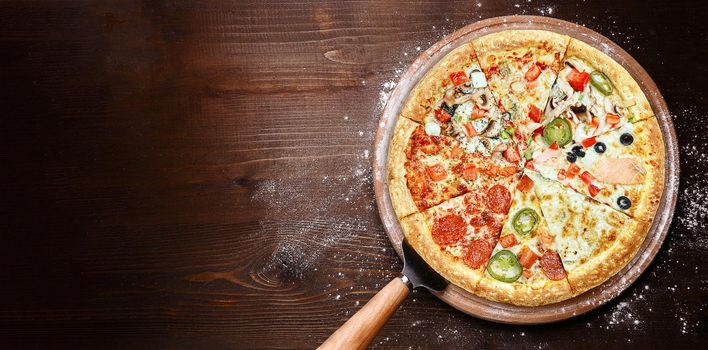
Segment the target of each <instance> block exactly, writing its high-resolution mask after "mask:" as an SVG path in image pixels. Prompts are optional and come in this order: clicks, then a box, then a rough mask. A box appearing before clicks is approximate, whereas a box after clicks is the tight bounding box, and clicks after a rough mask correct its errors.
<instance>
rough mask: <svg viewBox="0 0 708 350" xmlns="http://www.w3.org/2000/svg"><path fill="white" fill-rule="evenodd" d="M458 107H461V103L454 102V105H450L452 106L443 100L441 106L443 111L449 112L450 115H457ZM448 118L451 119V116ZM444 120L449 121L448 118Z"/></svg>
mask: <svg viewBox="0 0 708 350" xmlns="http://www.w3.org/2000/svg"><path fill="white" fill-rule="evenodd" d="M449 91H453V92H454V90H449ZM457 107H459V105H457V104H453V105H452V107H450V106H449V105H448V104H447V103H445V102H443V103H442V105H441V106H440V108H441V109H442V110H443V111H445V112H447V114H448V115H450V116H453V115H455V111H457ZM448 119H449V118H448ZM441 121H442V120H441ZM442 122H443V123H445V122H447V120H445V121H442Z"/></svg>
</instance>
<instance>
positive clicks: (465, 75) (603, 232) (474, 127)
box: [386, 30, 664, 306]
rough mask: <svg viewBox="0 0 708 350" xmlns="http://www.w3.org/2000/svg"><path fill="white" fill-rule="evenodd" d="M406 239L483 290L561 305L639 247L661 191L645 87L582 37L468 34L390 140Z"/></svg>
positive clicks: (502, 298) (394, 190)
mask: <svg viewBox="0 0 708 350" xmlns="http://www.w3.org/2000/svg"><path fill="white" fill-rule="evenodd" d="M386 168H387V181H388V189H389V194H390V198H391V203H392V206H393V208H394V211H395V213H396V216H397V217H398V219H399V221H400V223H401V227H402V228H403V232H404V234H405V236H406V238H407V239H408V240H409V242H410V243H411V245H412V246H413V247H414V248H415V249H416V250H417V251H418V252H419V253H420V254H421V256H422V257H423V258H424V259H425V260H426V262H428V263H429V264H430V266H431V267H432V268H434V269H435V270H436V271H438V272H439V273H440V274H441V275H443V276H444V277H445V278H447V279H448V280H449V281H450V282H452V283H454V284H456V285H458V286H460V287H462V288H464V289H466V290H467V291H469V292H471V293H473V294H475V295H478V296H480V297H484V298H487V299H489V300H493V301H497V302H502V303H509V304H514V305H523V306H538V305H545V304H550V303H555V302H559V301H562V300H566V299H569V298H572V297H574V296H576V295H579V294H581V293H583V292H585V291H587V290H589V289H592V288H595V287H597V286H599V285H601V284H602V283H603V282H604V281H606V280H607V279H609V278H610V277H612V276H613V275H615V274H617V273H618V272H619V271H620V270H622V268H624V267H625V266H626V265H627V264H628V263H629V261H630V260H631V259H632V258H633V257H634V256H635V254H636V252H637V251H638V249H639V247H640V246H641V244H642V242H643V241H644V238H645V236H646V234H647V232H648V230H649V228H650V227H651V225H652V222H653V220H654V216H655V214H656V210H657V208H658V206H659V202H660V200H661V196H662V194H663V190H664V143H663V136H662V134H661V131H660V129H659V125H658V122H657V120H656V118H655V117H654V114H653V112H652V109H651V106H650V105H649V102H648V100H647V99H646V97H645V95H644V94H643V92H642V90H641V88H640V87H639V85H638V84H637V83H636V82H635V81H634V79H633V78H632V77H631V75H630V74H629V73H628V72H627V71H626V70H625V69H624V68H623V67H622V66H621V65H620V64H618V63H617V62H615V61H614V60H612V59H611V58H610V57H608V56H607V55H605V54H604V53H602V52H601V51H599V50H597V49H595V48H593V47H592V46H590V45H588V44H586V43H584V42H582V41H581V40H578V39H575V38H570V37H568V36H565V35H561V34H557V33H552V32H548V31H541V30H504V31H500V32H496V33H492V34H488V35H485V36H482V37H479V38H476V39H474V40H472V42H469V43H466V44H463V45H461V46H459V47H457V48H455V49H454V50H452V51H451V52H450V53H449V54H447V55H446V56H445V57H444V58H443V59H441V60H440V61H439V62H438V63H437V64H436V65H435V66H434V67H433V68H431V69H430V70H429V71H428V72H427V73H426V74H425V75H424V76H423V77H422V78H421V79H420V81H419V82H418V84H417V85H416V86H415V87H414V89H413V90H412V91H411V93H410V95H409V96H408V99H407V100H406V102H405V104H404V105H403V107H402V109H401V111H400V115H399V117H398V120H397V122H396V126H395V129H394V132H393V138H392V140H391V144H390V147H389V153H388V163H387V167H386Z"/></svg>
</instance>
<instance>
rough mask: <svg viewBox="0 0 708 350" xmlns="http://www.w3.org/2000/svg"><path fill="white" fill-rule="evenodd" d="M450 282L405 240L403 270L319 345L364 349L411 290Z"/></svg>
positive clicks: (439, 287) (438, 288) (441, 286)
mask: <svg viewBox="0 0 708 350" xmlns="http://www.w3.org/2000/svg"><path fill="white" fill-rule="evenodd" d="M447 285H448V282H447V281H446V280H445V279H444V278H443V277H442V276H440V275H439V274H438V273H437V272H435V271H433V269H431V268H430V266H428V264H427V263H426V262H425V260H423V258H422V257H421V256H420V255H418V253H417V252H416V251H415V249H413V247H411V245H410V244H409V243H408V241H407V240H403V272H402V273H401V276H400V277H396V278H394V279H393V280H392V281H391V282H389V283H388V284H387V285H386V286H385V287H384V288H383V289H381V290H380V291H379V292H378V293H376V295H374V297H373V298H371V300H369V302H367V303H366V305H364V307H362V308H361V310H359V311H358V312H357V313H356V314H354V316H352V317H351V318H350V319H349V320H348V321H347V322H345V323H344V324H343V325H342V326H341V327H339V329H338V330H337V331H335V332H334V333H333V334H332V335H331V336H330V337H329V338H327V340H325V342H324V343H322V345H320V347H319V349H323V350H325V349H365V348H366V347H367V346H368V345H369V343H371V341H372V340H373V339H374V337H375V336H376V334H378V332H379V330H380V329H381V327H383V325H384V324H385V323H386V321H388V319H389V318H391V316H392V315H393V313H394V312H396V310H397V309H398V306H400V305H401V303H402V302H403V300H405V299H406V297H407V296H408V294H409V293H410V291H411V290H413V289H414V288H418V287H424V288H427V289H428V290H430V291H432V292H441V291H442V290H443V289H445V287H447Z"/></svg>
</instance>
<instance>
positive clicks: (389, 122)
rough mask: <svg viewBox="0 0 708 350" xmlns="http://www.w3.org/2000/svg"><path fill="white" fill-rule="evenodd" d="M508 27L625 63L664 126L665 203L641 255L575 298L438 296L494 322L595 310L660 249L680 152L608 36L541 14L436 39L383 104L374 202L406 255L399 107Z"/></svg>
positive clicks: (657, 104)
mask: <svg viewBox="0 0 708 350" xmlns="http://www.w3.org/2000/svg"><path fill="white" fill-rule="evenodd" d="M507 29H541V30H548V31H552V32H557V33H561V34H565V35H568V36H570V37H573V38H575V39H579V40H582V41H584V42H586V43H588V44H590V45H592V46H593V47H595V48H597V49H599V50H600V51H602V52H604V53H605V54H607V55H608V56H610V57H611V58H613V59H614V60H615V61H617V62H618V63H619V64H621V65H622V66H624V67H625V69H627V71H629V73H630V74H631V75H632V77H633V78H634V79H635V80H636V81H637V83H639V86H640V87H641V88H642V90H643V91H644V94H645V95H646V96H647V99H648V100H649V102H650V104H651V107H652V109H653V110H654V113H655V114H656V118H657V120H658V122H659V125H660V127H661V132H662V135H663V142H664V144H665V146H666V147H665V152H666V154H665V159H666V162H665V186H664V193H663V195H662V198H661V203H660V204H659V208H658V210H657V214H656V217H655V220H654V223H653V225H652V227H651V228H650V229H649V232H648V233H647V236H646V239H645V240H644V242H643V244H642V246H641V247H640V248H639V251H638V253H637V255H636V256H635V257H634V258H633V259H632V260H631V261H630V262H629V264H627V266H625V268H624V269H622V270H621V271H620V272H618V273H617V274H616V275H615V276H613V277H612V278H610V279H608V280H607V281H605V283H603V284H601V285H599V286H597V287H595V288H593V289H591V290H589V291H587V292H585V293H583V294H581V295H578V296H576V297H574V298H571V299H568V300H565V301H562V302H559V303H555V304H550V305H544V306H537V307H524V306H515V305H509V304H504V303H498V302H494V301H491V300H487V299H484V298H481V297H478V296H475V295H473V294H471V293H469V292H467V291H465V290H464V289H462V288H460V287H458V286H456V285H453V284H450V286H449V287H448V288H447V289H445V290H444V291H443V292H441V293H435V295H436V296H437V297H438V298H440V299H442V300H443V301H444V302H446V303H448V304H449V305H451V306H452V307H454V308H456V309H458V310H460V311H462V312H465V313H467V314H470V315H473V316H477V317H479V318H483V319H486V320H490V321H496V322H501V323H508V324H541V323H549V322H555V321H560V320H564V319H568V318H571V317H574V316H577V315H581V314H583V313H586V312H588V311H590V310H593V309H595V308H597V307H599V306H601V305H603V304H605V303H607V302H608V301H610V300H612V299H613V298H615V297H617V296H618V295H619V294H620V293H622V292H623V291H624V290H625V289H627V288H628V287H629V286H630V285H631V284H632V283H633V282H634V281H636V280H637V278H639V276H640V275H641V273H642V272H643V271H644V270H645V269H646V268H647V267H648V266H649V264H650V263H651V262H652V260H653V259H654V257H655V256H656V254H657V252H658V251H659V249H660V248H661V245H662V243H663V242H664V238H665V237H666V234H667V232H668V230H669V225H670V224H671V219H672V217H673V214H674V208H675V206H676V198H677V192H678V183H679V156H678V153H679V152H678V144H677V142H676V131H675V130H674V126H673V123H672V122H671V117H670V115H669V110H668V107H667V106H666V101H664V98H663V97H662V96H661V93H660V92H659V89H658V88H657V86H656V84H655V83H654V81H653V80H652V79H651V77H649V75H648V74H647V72H646V71H645V70H644V69H643V68H642V67H641V66H640V65H639V63H637V61H635V60H634V59H633V58H632V57H631V56H630V55H629V54H628V53H627V52H625V51H624V50H622V49H621V48H620V47H619V46H617V45H616V44H615V43H613V42H612V41H610V40H609V39H607V38H606V37H604V36H602V35H600V34H599V33H596V32H594V31H592V30H590V29H587V28H585V27H582V26H579V25H577V24H574V23H570V22H566V21H562V20H558V19H555V18H548V17H538V16H506V17H495V18H490V19H486V20H483V21H479V22H476V23H474V24H470V25H468V26H466V27H464V28H462V29H460V30H458V31H456V32H454V33H452V34H450V35H448V36H446V37H445V38H443V39H442V40H440V41H438V42H437V43H435V45H433V46H432V47H430V48H429V49H428V50H426V51H425V52H423V53H422V54H421V55H420V56H419V57H418V59H416V60H415V62H413V64H411V66H410V67H409V68H408V70H407V71H406V72H405V74H404V75H403V76H402V77H401V80H400V81H399V82H398V85H397V86H396V88H395V89H394V91H393V92H392V93H391V95H390V97H389V100H388V102H387V104H386V107H385V108H384V111H383V114H382V116H381V120H380V122H379V127H378V130H377V133H376V138H375V140H374V157H373V170H374V189H375V192H376V204H377V206H378V208H379V214H380V216H381V220H382V222H383V224H384V228H385V230H386V233H387V234H388V236H389V239H390V240H391V243H392V244H393V247H394V248H395V249H396V252H397V253H398V255H399V256H402V251H401V241H402V240H403V231H402V230H401V226H400V224H399V222H398V219H397V217H396V214H395V213H394V211H393V207H392V206H391V198H390V196H389V192H388V184H387V181H386V179H387V175H386V160H387V158H388V147H389V143H390V141H391V136H392V133H393V128H394V125H395V123H396V118H397V117H398V115H399V112H400V109H401V107H402V106H403V104H404V102H405V101H406V99H407V97H408V94H409V93H410V91H411V90H412V89H413V88H414V87H415V85H416V84H417V82H418V81H419V80H420V79H421V78H422V77H423V76H424V75H425V73H426V72H427V71H428V70H429V69H430V68H432V67H433V66H434V65H435V64H436V63H437V62H438V61H439V60H440V59H441V58H442V57H444V56H445V55H447V54H448V53H449V52H450V51H452V50H453V49H455V48H457V47H458V46H460V45H462V44H464V43H468V42H470V41H472V40H473V39H475V38H478V37H481V36H484V35H487V34H490V33H494V32H498V31H502V30H507Z"/></svg>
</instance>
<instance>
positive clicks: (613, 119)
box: [605, 113, 621, 125]
mask: <svg viewBox="0 0 708 350" xmlns="http://www.w3.org/2000/svg"><path fill="white" fill-rule="evenodd" d="M605 120H606V121H607V123H608V124H610V125H615V124H617V123H619V122H620V120H621V118H620V116H618V115H617V114H612V113H607V115H606V116H605Z"/></svg>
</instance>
